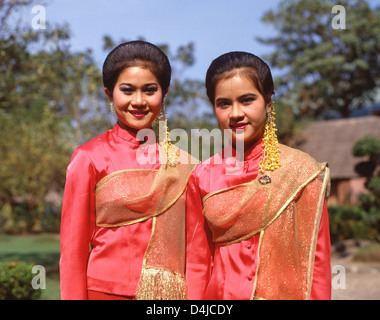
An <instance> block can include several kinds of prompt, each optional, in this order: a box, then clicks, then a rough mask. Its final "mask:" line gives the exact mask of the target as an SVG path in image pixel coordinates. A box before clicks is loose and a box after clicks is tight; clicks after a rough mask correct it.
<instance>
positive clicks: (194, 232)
mask: <svg viewBox="0 0 380 320" xmlns="http://www.w3.org/2000/svg"><path fill="white" fill-rule="evenodd" d="M261 151H262V140H259V141H258V142H257V143H256V144H255V145H254V146H252V147H251V148H250V149H249V150H247V151H246V152H245V154H244V161H242V162H240V161H238V160H234V159H233V158H231V157H223V154H222V153H218V154H216V155H215V156H214V157H212V158H211V159H210V160H209V161H206V162H203V163H202V164H200V165H199V166H198V167H197V168H196V169H195V170H194V172H193V174H192V176H191V177H190V180H189V184H188V189H187V260H186V279H187V282H188V286H189V288H188V291H189V299H231V300H233V299H239V300H245V299H250V297H251V295H252V289H253V284H254V281H255V272H256V264H257V248H258V243H259V235H255V236H253V237H251V238H250V239H247V240H244V241H241V242H238V243H234V244H231V245H227V246H222V247H220V246H214V245H213V243H212V241H211V232H210V230H209V228H208V226H207V221H205V219H204V216H203V214H202V209H203V208H202V198H203V197H204V196H206V195H207V194H208V193H211V192H215V191H217V190H220V189H225V188H228V187H232V186H235V185H238V184H241V183H246V182H249V181H251V180H253V179H255V178H256V177H257V175H258V163H259V160H260V156H261ZM234 168H235V170H234ZM239 168H240V169H242V170H240V171H241V172H240V173H239V174H226V172H228V173H232V172H235V173H238V172H239ZM227 170H228V171H227ZM330 247H331V246H330V232H329V225H328V213H327V206H326V203H325V206H324V210H323V215H322V221H321V225H320V229H319V235H318V242H317V251H316V255H315V263H314V273H313V284H312V292H311V299H330V298H331V263H330V256H331V251H330V250H331V249H330Z"/></svg>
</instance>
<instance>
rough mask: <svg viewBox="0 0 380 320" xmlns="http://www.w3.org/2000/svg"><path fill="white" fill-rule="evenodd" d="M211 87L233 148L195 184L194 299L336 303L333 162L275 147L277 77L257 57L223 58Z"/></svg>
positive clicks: (189, 262)
mask: <svg viewBox="0 0 380 320" xmlns="http://www.w3.org/2000/svg"><path fill="white" fill-rule="evenodd" d="M206 88H207V94H208V97H209V100H210V102H211V104H212V105H213V107H214V111H215V114H216V117H217V119H218V122H219V125H220V127H221V129H223V130H224V131H225V132H226V134H229V136H230V141H231V144H230V145H229V146H225V149H224V150H223V151H221V152H219V153H217V154H215V155H214V156H213V157H211V158H210V159H208V160H207V161H205V162H203V163H201V164H200V165H198V166H197V167H196V169H195V170H194V171H193V173H192V175H191V177H190V180H189V184H188V189H187V258H186V279H187V283H188V286H189V288H188V290H189V298H190V299H240V300H243V299H330V297H331V266H330V256H331V249H330V237H329V225H328V213H327V207H326V193H327V189H328V184H329V170H328V167H327V164H326V163H322V164H320V163H317V162H316V161H315V160H314V159H313V158H311V157H310V156H309V155H307V154H305V153H303V152H300V151H298V150H295V149H292V148H289V147H286V146H284V145H281V144H278V142H277V137H276V133H275V131H276V128H275V124H274V103H273V101H272V96H273V94H274V84H273V79H272V75H271V72H270V69H269V67H268V65H267V64H266V63H265V62H264V61H262V60H261V59H260V58H259V57H257V56H255V55H253V54H250V53H246V52H230V53H227V54H224V55H222V56H220V57H219V58H217V59H215V60H214V61H213V62H212V64H211V65H210V67H209V69H208V71H207V76H206ZM239 146H240V147H239Z"/></svg>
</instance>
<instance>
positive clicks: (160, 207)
mask: <svg viewBox="0 0 380 320" xmlns="http://www.w3.org/2000/svg"><path fill="white" fill-rule="evenodd" d="M170 78H171V67H170V63H169V60H168V58H167V57H166V55H165V54H164V53H163V52H162V51H161V50H160V49H159V48H158V47H156V46H155V45H153V44H151V43H148V42H144V41H131V42H127V43H123V44H121V45H119V46H117V47H116V48H115V49H114V50H112V52H110V54H109V55H108V56H107V58H106V60H105V62H104V65H103V81H104V87H105V93H106V94H107V96H108V98H109V101H110V108H111V109H112V111H113V110H114V112H115V113H116V115H117V117H118V121H117V123H116V125H115V126H114V127H113V129H111V130H108V131H107V132H105V133H103V134H101V135H100V136H98V137H96V138H94V139H92V140H90V141H89V142H87V143H85V144H84V145H82V146H79V147H78V148H77V149H76V150H75V152H74V154H73V156H72V159H71V162H70V164H69V166H68V168H67V179H66V185H65V193H64V200H63V207H62V221H61V258H60V278H61V298H62V299H185V298H186V284H185V279H184V268H185V210H186V207H185V197H186V192H185V190H186V185H187V181H188V178H189V176H190V173H191V171H192V169H193V165H192V164H191V161H189V160H188V157H189V156H188V154H186V153H184V152H182V151H180V150H178V149H176V148H174V146H172V145H171V144H170V141H168V139H166V135H164V137H163V139H162V141H161V142H160V144H157V143H156V135H155V134H154V132H153V131H152V130H151V128H152V123H153V121H154V120H155V119H156V118H157V116H159V114H160V111H161V113H162V112H164V110H163V104H164V98H165V95H166V94H167V92H168V88H169V84H170ZM160 118H162V117H161V116H160ZM163 127H164V128H166V124H165V122H164V126H163Z"/></svg>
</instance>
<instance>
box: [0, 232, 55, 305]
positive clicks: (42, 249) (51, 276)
mask: <svg viewBox="0 0 380 320" xmlns="http://www.w3.org/2000/svg"><path fill="white" fill-rule="evenodd" d="M59 252H60V248H59V236H58V235H57V234H40V235H25V236H9V235H2V234H1V235H0V262H17V261H25V262H32V263H34V264H35V265H42V266H44V267H45V269H46V289H45V290H42V296H41V299H43V300H58V299H60V293H59V254H60V253H59Z"/></svg>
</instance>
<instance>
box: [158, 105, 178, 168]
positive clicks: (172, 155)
mask: <svg viewBox="0 0 380 320" xmlns="http://www.w3.org/2000/svg"><path fill="white" fill-rule="evenodd" d="M165 109H166V104H165V100H163V101H162V106H161V109H160V113H159V114H158V116H157V118H156V119H155V121H156V124H157V126H158V130H159V133H158V137H159V144H160V145H161V146H162V147H163V148H164V150H165V151H166V157H167V158H166V161H167V163H168V164H169V166H171V167H173V166H175V165H176V164H177V163H178V157H179V154H178V152H177V151H176V150H175V148H174V146H173V144H172V143H171V139H170V138H169V134H170V132H169V128H168V125H167V123H168V120H167V119H166V111H165ZM160 123H161V125H160Z"/></svg>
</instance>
